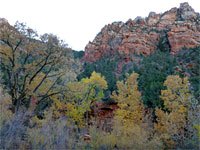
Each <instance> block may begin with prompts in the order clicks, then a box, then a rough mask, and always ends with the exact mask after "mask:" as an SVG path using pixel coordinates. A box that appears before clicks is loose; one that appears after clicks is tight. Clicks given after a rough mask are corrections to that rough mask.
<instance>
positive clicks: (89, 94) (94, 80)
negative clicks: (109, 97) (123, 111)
mask: <svg viewBox="0 0 200 150" xmlns="http://www.w3.org/2000/svg"><path fill="white" fill-rule="evenodd" d="M66 88H67V89H66V92H65V100H61V101H60V100H57V99H55V100H54V104H53V106H52V107H51V110H53V112H54V117H56V118H59V117H61V116H62V115H66V116H68V118H69V119H70V120H71V121H72V122H74V123H75V124H76V125H77V126H78V127H83V126H84V125H85V121H86V122H87V121H88V120H85V119H84V115H86V119H88V118H87V117H88V112H89V111H90V107H91V105H92V104H93V103H94V102H96V101H98V100H100V99H101V98H103V96H104V95H103V90H104V89H107V82H106V80H105V79H104V77H102V76H101V75H100V74H99V73H96V72H93V73H92V75H91V77H90V78H85V79H82V80H81V82H69V83H68V84H67V85H66Z"/></svg>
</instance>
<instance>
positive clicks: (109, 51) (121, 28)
mask: <svg viewBox="0 0 200 150" xmlns="http://www.w3.org/2000/svg"><path fill="white" fill-rule="evenodd" d="M159 44H162V46H163V47H164V48H165V49H171V53H172V54H174V53H176V52H177V51H179V50H180V49H181V48H183V47H184V46H185V47H188V48H190V47H195V46H200V15H199V14H198V13H196V12H195V11H194V9H193V8H192V7H191V6H189V4H188V3H181V4H180V7H179V8H172V9H171V10H169V11H167V12H165V13H163V14H156V13H155V12H150V13H149V16H148V17H146V18H141V17H137V18H135V19H134V20H131V19H130V20H128V21H127V22H126V23H123V22H114V23H112V24H109V25H106V26H105V27H104V28H103V29H102V30H101V32H100V33H99V34H98V35H97V36H96V37H95V39H94V40H93V41H92V42H89V43H88V44H87V46H86V47H85V54H84V60H85V61H88V62H95V61H96V60H98V59H99V58H102V57H103V56H105V55H111V56H112V55H113V56H114V55H116V53H118V54H121V55H123V56H125V57H124V58H125V59H126V60H125V61H127V59H128V61H129V60H130V56H131V55H132V54H143V55H145V56H147V55H149V54H150V53H152V52H154V51H156V50H157V49H158V48H159Z"/></svg>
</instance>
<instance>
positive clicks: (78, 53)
mask: <svg viewBox="0 0 200 150" xmlns="http://www.w3.org/2000/svg"><path fill="white" fill-rule="evenodd" d="M72 52H73V54H74V58H75V59H82V58H83V55H84V51H74V50H73V51H72Z"/></svg>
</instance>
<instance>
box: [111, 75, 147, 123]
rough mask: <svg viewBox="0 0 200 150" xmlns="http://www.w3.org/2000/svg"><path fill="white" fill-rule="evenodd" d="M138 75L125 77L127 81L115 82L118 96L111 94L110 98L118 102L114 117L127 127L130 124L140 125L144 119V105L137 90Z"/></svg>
mask: <svg viewBox="0 0 200 150" xmlns="http://www.w3.org/2000/svg"><path fill="white" fill-rule="evenodd" d="M137 78H138V74H136V73H132V74H131V75H127V80H126V82H125V83H124V82H123V81H121V82H117V87H118V94H116V92H114V93H113V96H112V98H113V99H114V100H116V101H117V102H118V107H119V108H118V109H117V111H116V115H115V117H116V118H117V119H120V120H122V121H123V122H124V125H128V124H129V123H131V122H134V123H135V124H140V123H142V122H143V119H144V105H143V104H142V102H141V93H140V92H139V91H138V90H137V88H138V82H137Z"/></svg>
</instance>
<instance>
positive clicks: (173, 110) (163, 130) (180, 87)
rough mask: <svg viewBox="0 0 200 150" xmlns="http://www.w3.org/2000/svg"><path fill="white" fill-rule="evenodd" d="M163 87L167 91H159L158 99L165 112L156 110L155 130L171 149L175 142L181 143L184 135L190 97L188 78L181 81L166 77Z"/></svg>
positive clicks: (175, 77)
mask: <svg viewBox="0 0 200 150" xmlns="http://www.w3.org/2000/svg"><path fill="white" fill-rule="evenodd" d="M164 86H166V87H167V89H166V90H162V91H161V96H160V98H161V99H162V100H163V101H164V109H165V110H166V111H165V112H164V111H163V110H161V109H159V108H156V111H155V114H156V116H157V123H156V124H155V129H156V130H157V131H158V133H159V135H160V136H161V138H162V139H163V141H164V142H165V144H166V145H167V146H168V147H172V146H175V145H176V144H177V142H183V141H181V140H180V139H181V138H183V136H184V133H185V128H186V121H187V113H188V111H189V110H190V104H191V98H192V95H191V94H190V92H189V81H188V78H184V79H183V80H182V79H181V78H180V77H179V76H168V77H167V80H166V81H165V82H164ZM175 135H176V136H175ZM172 137H173V138H172ZM175 137H176V138H177V139H175ZM179 144H180V143H179Z"/></svg>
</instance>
